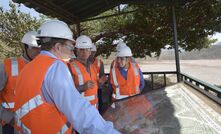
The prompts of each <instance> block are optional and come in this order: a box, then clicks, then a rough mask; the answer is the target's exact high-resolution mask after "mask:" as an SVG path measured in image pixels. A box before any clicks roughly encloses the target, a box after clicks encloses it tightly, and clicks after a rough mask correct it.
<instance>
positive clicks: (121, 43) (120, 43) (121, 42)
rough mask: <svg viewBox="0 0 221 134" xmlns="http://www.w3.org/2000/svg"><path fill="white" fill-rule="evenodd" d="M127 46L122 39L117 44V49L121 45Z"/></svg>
mask: <svg viewBox="0 0 221 134" xmlns="http://www.w3.org/2000/svg"><path fill="white" fill-rule="evenodd" d="M125 46H127V45H126V44H125V43H124V42H123V41H120V42H119V43H118V44H117V47H116V50H118V49H120V48H121V47H125Z"/></svg>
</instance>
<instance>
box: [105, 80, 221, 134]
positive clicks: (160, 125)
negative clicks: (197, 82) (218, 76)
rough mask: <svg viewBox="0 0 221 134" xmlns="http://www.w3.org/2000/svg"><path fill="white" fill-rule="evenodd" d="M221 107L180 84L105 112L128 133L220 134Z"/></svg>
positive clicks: (107, 117)
mask: <svg viewBox="0 0 221 134" xmlns="http://www.w3.org/2000/svg"><path fill="white" fill-rule="evenodd" d="M220 111H221V107H220V106H219V105H217V104H215V103H214V102H212V101H210V100H209V99H208V98H206V97H204V96H203V95H201V94H200V93H198V92H197V91H195V90H193V89H191V88H190V87H188V86H186V85H184V84H183V83H179V84H176V85H173V86H170V87H166V88H165V89H160V90H155V91H152V92H149V93H146V94H144V95H140V96H136V97H133V98H130V99H126V100H122V101H119V102H116V103H115V109H114V108H109V109H108V110H107V111H106V112H105V113H104V115H103V117H104V118H105V119H106V120H110V121H113V122H114V125H115V127H116V128H117V129H118V130H119V131H121V132H122V133H124V134H220V133H221V114H220Z"/></svg>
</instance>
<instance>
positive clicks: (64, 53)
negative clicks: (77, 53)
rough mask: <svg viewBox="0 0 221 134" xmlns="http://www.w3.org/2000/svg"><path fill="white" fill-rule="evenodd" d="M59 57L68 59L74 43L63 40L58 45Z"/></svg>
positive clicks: (71, 54) (72, 53)
mask: <svg viewBox="0 0 221 134" xmlns="http://www.w3.org/2000/svg"><path fill="white" fill-rule="evenodd" d="M59 53H60V58H61V59H63V60H65V61H68V60H69V59H70V58H71V57H73V55H74V43H73V42H72V41H69V40H67V41H65V42H64V43H63V44H62V45H60V46H59Z"/></svg>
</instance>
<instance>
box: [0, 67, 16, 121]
mask: <svg viewBox="0 0 221 134" xmlns="http://www.w3.org/2000/svg"><path fill="white" fill-rule="evenodd" d="M6 83H7V75H6V73H5V69H4V64H0V94H1V91H2V90H3V89H4V87H5V85H6ZM1 102H2V98H0V103H1ZM13 117H14V113H12V112H9V111H8V110H6V109H5V108H3V107H2V105H1V104H0V120H1V121H4V122H6V123H9V122H10V121H11V120H12V119H13Z"/></svg>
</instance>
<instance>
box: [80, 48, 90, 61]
mask: <svg viewBox="0 0 221 134" xmlns="http://www.w3.org/2000/svg"><path fill="white" fill-rule="evenodd" d="M90 55H91V48H77V57H78V58H79V59H81V60H84V61H85V60H88V58H89V56H90Z"/></svg>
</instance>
